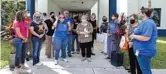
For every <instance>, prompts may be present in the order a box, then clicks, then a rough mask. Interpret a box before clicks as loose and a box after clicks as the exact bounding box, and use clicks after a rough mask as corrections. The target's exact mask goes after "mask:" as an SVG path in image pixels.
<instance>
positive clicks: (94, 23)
mask: <svg viewBox="0 0 166 74" xmlns="http://www.w3.org/2000/svg"><path fill="white" fill-rule="evenodd" d="M89 22H90V23H91V24H92V26H93V34H92V42H91V48H92V53H91V54H92V55H95V54H94V53H93V50H94V40H96V34H97V30H98V24H97V20H96V14H95V13H92V15H91V19H90V20H89Z"/></svg>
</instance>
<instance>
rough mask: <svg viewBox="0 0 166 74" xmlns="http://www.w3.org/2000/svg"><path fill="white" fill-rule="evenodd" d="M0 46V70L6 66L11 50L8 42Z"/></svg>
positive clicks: (3, 42)
mask: <svg viewBox="0 0 166 74" xmlns="http://www.w3.org/2000/svg"><path fill="white" fill-rule="evenodd" d="M0 44H1V51H0V55H1V59H0V68H3V67H4V66H6V65H7V64H8V58H9V53H10V51H11V50H12V49H11V47H10V44H9V41H2V42H1V43H0Z"/></svg>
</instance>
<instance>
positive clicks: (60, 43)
mask: <svg viewBox="0 0 166 74" xmlns="http://www.w3.org/2000/svg"><path fill="white" fill-rule="evenodd" d="M53 44H54V50H55V59H56V60H58V58H59V52H60V49H61V57H62V58H63V59H64V58H66V47H67V44H68V37H57V36H55V37H54V39H53Z"/></svg>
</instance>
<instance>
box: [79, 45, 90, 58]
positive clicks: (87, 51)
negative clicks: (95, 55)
mask: <svg viewBox="0 0 166 74" xmlns="http://www.w3.org/2000/svg"><path fill="white" fill-rule="evenodd" d="M80 47H81V53H82V57H87V58H90V57H91V42H86V43H80ZM85 54H86V55H85Z"/></svg>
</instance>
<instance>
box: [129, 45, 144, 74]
mask: <svg viewBox="0 0 166 74" xmlns="http://www.w3.org/2000/svg"><path fill="white" fill-rule="evenodd" d="M129 60H130V70H131V74H136V70H137V74H142V72H141V69H140V66H139V64H138V61H137V58H136V56H135V54H134V51H133V47H132V48H130V49H129Z"/></svg>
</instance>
